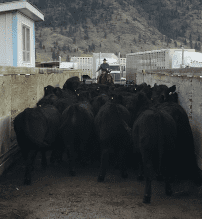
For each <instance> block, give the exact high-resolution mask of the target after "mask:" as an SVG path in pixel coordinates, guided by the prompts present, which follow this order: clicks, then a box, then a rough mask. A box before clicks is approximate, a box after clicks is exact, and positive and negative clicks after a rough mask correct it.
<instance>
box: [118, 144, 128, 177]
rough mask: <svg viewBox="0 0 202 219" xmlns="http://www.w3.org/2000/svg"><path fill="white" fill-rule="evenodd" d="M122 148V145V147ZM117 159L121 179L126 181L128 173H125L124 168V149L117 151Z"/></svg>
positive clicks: (125, 168)
mask: <svg viewBox="0 0 202 219" xmlns="http://www.w3.org/2000/svg"><path fill="white" fill-rule="evenodd" d="M122 146H124V144H123V145H122ZM119 157H120V172H121V177H122V178H124V179H126V178H128V173H127V167H126V150H125V148H123V147H122V148H121V150H120V151H119Z"/></svg>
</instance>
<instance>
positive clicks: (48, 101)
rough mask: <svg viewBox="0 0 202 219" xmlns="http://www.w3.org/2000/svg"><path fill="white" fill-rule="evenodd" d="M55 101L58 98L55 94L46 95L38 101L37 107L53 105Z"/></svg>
mask: <svg viewBox="0 0 202 219" xmlns="http://www.w3.org/2000/svg"><path fill="white" fill-rule="evenodd" d="M57 100H58V97H57V96H56V95H55V94H48V95H45V96H44V97H43V98H41V99H40V100H39V101H38V103H37V106H44V105H48V104H49V105H54V104H55V103H56V102H57Z"/></svg>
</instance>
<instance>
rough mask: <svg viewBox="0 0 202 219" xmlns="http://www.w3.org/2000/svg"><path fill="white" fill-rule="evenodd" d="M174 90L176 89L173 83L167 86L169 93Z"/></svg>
mask: <svg viewBox="0 0 202 219" xmlns="http://www.w3.org/2000/svg"><path fill="white" fill-rule="evenodd" d="M175 90H176V86H175V85H173V86H172V87H169V88H168V93H170V92H175Z"/></svg>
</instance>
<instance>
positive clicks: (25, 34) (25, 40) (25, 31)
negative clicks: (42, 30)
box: [22, 25, 30, 62]
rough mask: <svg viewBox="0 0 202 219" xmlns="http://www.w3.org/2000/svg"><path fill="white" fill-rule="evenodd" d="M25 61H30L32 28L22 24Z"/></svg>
mask: <svg viewBox="0 0 202 219" xmlns="http://www.w3.org/2000/svg"><path fill="white" fill-rule="evenodd" d="M22 44H23V46H22V52H23V62H30V29H29V28H28V27H26V26H24V25H23V26H22Z"/></svg>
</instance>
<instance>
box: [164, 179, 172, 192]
mask: <svg viewBox="0 0 202 219" xmlns="http://www.w3.org/2000/svg"><path fill="white" fill-rule="evenodd" d="M165 193H166V195H169V196H171V195H172V188H171V180H170V177H166V178H165Z"/></svg>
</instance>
